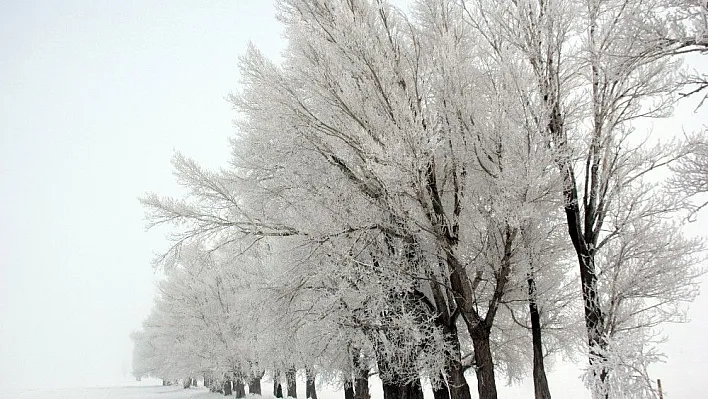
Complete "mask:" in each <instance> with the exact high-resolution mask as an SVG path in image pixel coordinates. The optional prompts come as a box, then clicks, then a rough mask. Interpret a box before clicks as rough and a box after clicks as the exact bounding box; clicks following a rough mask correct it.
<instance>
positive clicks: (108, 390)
mask: <svg viewBox="0 0 708 399" xmlns="http://www.w3.org/2000/svg"><path fill="white" fill-rule="evenodd" d="M573 374H574V373H573V370H562V369H561V370H557V372H556V373H551V374H549V382H551V384H552V385H551V386H553V387H554V388H556V391H557V392H563V393H564V395H562V396H563V397H566V398H573V399H585V398H588V394H587V391H585V389H584V388H583V387H582V384H580V382H579V380H577V376H574V375H573ZM369 383H370V384H369V388H370V390H371V398H372V399H383V392H382V389H381V383H380V381H379V380H378V379H377V378H376V377H375V376H374V377H372V378H371V380H370V381H369ZM468 383H469V384H470V390H471V393H472V397H473V398H476V397H477V395H476V390H477V386H476V381H475V380H474V379H473V378H468ZM199 384H200V386H198V387H192V388H189V389H184V388H182V386H180V385H177V386H167V387H163V386H162V385H161V384H160V380H155V379H148V380H143V381H141V382H136V381H130V380H123V381H116V382H114V384H113V385H112V386H106V387H91V388H53V389H49V388H40V389H30V388H27V389H19V390H14V391H3V388H2V387H0V399H218V398H224V396H223V395H221V394H217V393H211V392H209V391H208V390H207V389H206V388H204V387H202V386H201V384H202V381H201V380H200V381H199ZM498 384H499V387H498V388H499V396H500V397H501V398H530V397H533V386H532V385H531V382H530V381H524V382H523V383H521V384H517V385H512V386H505V385H504V384H503V382H502V381H499V382H498ZM262 387H263V391H264V393H267V391H268V390H269V389H271V388H272V381H270V380H268V379H267V378H264V379H263V382H262ZM301 390H302V391H301ZM304 390H305V382H304V381H298V394H299V395H298V396H299V397H300V398H303V397H304V396H305V395H304V394H305V392H304ZM423 395H424V397H425V399H432V391H431V389H430V387H429V386H426V387H424V389H423ZM247 396H248V397H247V399H256V398H258V399H275V398H274V397H273V396H272V395H263V396H259V397H256V396H254V397H251V396H250V395H247ZM317 396H318V398H319V399H343V398H344V393H343V392H342V390H341V389H339V388H338V387H333V386H331V385H327V384H320V385H318V387H317ZM230 398H233V396H230Z"/></svg>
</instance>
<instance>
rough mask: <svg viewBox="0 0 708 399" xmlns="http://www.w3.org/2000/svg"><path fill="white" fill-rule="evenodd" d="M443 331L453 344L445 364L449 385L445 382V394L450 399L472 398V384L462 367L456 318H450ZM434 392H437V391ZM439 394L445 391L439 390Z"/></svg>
mask: <svg viewBox="0 0 708 399" xmlns="http://www.w3.org/2000/svg"><path fill="white" fill-rule="evenodd" d="M443 331H445V334H446V335H447V336H448V342H450V345H451V350H450V354H449V356H448V357H447V359H446V364H445V368H446V370H445V371H446V372H447V387H445V386H444V384H443V386H442V388H447V389H445V392H444V394H445V395H447V396H448V397H449V398H450V399H472V396H471V393H470V386H469V384H467V379H466V378H465V369H464V367H462V358H461V354H460V339H459V337H458V332H457V326H456V325H455V322H454V320H452V319H450V320H449V322H448V323H446V325H445V326H443ZM433 393H434V394H435V392H433ZM437 394H438V395H442V394H443V392H438V393H437ZM436 399H438V398H436Z"/></svg>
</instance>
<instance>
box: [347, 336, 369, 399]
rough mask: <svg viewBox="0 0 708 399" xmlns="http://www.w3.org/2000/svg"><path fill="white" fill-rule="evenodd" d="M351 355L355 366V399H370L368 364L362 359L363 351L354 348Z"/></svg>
mask: <svg viewBox="0 0 708 399" xmlns="http://www.w3.org/2000/svg"><path fill="white" fill-rule="evenodd" d="M351 355H352V365H353V366H354V398H355V399H370V398H371V395H370V393H369V365H368V362H367V361H366V360H365V359H364V360H363V359H362V358H361V351H360V350H359V349H358V348H353V349H352V352H351Z"/></svg>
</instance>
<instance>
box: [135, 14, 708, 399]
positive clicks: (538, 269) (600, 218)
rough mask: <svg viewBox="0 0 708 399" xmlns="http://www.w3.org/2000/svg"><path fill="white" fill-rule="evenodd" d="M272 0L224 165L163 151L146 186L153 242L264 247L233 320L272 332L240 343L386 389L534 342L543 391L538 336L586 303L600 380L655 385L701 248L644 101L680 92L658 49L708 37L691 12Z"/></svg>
mask: <svg viewBox="0 0 708 399" xmlns="http://www.w3.org/2000/svg"><path fill="white" fill-rule="evenodd" d="M278 4H279V7H280V14H279V16H280V19H281V20H282V22H283V23H284V25H285V32H286V37H287V39H288V47H287V49H286V51H285V52H284V54H283V62H282V64H280V65H276V64H274V63H272V62H270V61H269V60H267V59H265V57H263V55H262V54H261V53H260V52H258V51H257V50H256V49H254V48H250V49H249V51H248V53H247V54H245V55H244V56H243V57H242V59H241V76H242V79H243V84H244V88H243V90H242V91H241V92H240V93H237V94H235V95H233V96H232V97H231V98H230V101H231V102H232V104H233V105H234V108H235V109H236V110H237V111H238V112H239V118H238V119H237V122H236V125H237V127H238V132H237V133H236V135H235V136H234V138H233V140H232V146H233V156H232V160H231V164H230V165H229V167H228V168H226V169H224V170H221V171H218V172H210V171H206V170H204V169H202V168H201V167H199V166H198V165H197V164H196V163H195V162H193V161H191V160H189V159H187V158H184V157H182V156H180V155H177V156H176V157H175V160H174V165H175V168H176V174H177V177H178V181H179V182H180V183H181V184H182V185H183V186H184V187H185V188H187V189H188V190H189V192H188V194H187V195H186V196H184V197H183V198H181V199H172V198H161V197H159V196H157V195H149V196H147V197H146V198H144V199H143V202H144V204H145V205H146V206H147V208H148V213H149V217H150V220H151V223H152V224H163V223H172V224H174V226H175V228H174V230H173V233H174V235H173V238H174V241H175V245H174V246H173V247H172V248H171V250H170V251H168V252H167V254H166V256H165V257H163V259H162V261H164V262H166V263H167V264H169V263H175V264H179V263H180V262H182V263H184V262H185V256H187V255H188V252H185V251H184V250H183V248H185V246H186V247H189V246H191V245H194V243H200V245H202V246H203V250H204V251H205V252H206V253H214V254H219V261H218V262H217V264H218V265H220V266H219V267H227V266H226V265H236V266H235V267H237V268H238V267H239V266H238V265H239V262H240V261H239V259H252V260H254V262H255V263H256V264H258V265H260V269H259V270H260V271H261V272H262V273H260V274H259V273H255V272H254V271H253V269H250V271H249V273H250V275H251V277H252V281H255V279H253V277H255V276H258V277H257V279H259V280H260V281H263V282H265V284H266V285H265V286H264V287H262V289H261V290H260V292H261V293H262V292H266V293H268V294H267V297H265V298H263V299H264V300H263V302H262V305H261V306H262V307H261V308H260V309H262V310H263V311H264V312H265V313H267V314H268V315H270V316H269V317H265V318H264V319H263V320H262V321H263V323H265V324H261V326H264V325H266V326H269V328H268V332H267V333H263V334H259V335H258V337H257V338H253V337H251V339H250V340H247V341H246V342H249V343H251V345H252V342H259V343H260V344H259V345H261V346H258V347H260V348H267V347H270V350H265V351H263V352H262V353H261V354H260V356H258V357H253V358H252V359H253V360H252V362H258V364H259V367H260V368H261V369H262V368H264V367H265V368H271V369H273V370H282V371H283V372H286V371H287V370H291V372H290V374H292V370H293V368H308V367H315V368H317V369H319V370H321V371H323V372H325V373H333V374H337V373H341V375H342V378H343V379H344V380H345V381H351V379H352V377H353V376H357V378H358V379H359V380H360V381H362V390H361V392H365V390H364V389H363V385H365V384H366V382H364V380H365V379H366V378H367V377H368V373H369V370H370V369H373V368H375V369H376V370H377V371H378V373H379V375H380V376H381V378H382V381H383V382H384V394H385V396H386V398H393V397H396V398H398V397H401V398H418V397H420V396H421V395H422V391H421V384H420V377H421V376H426V377H428V378H430V379H431V380H432V381H433V382H440V384H436V388H435V389H436V390H435V397H436V398H438V399H442V398H446V397H447V396H448V395H449V397H451V398H455V399H457V398H460V399H467V398H470V397H471V395H470V392H469V387H468V386H467V383H466V380H465V376H464V371H465V369H467V368H470V369H472V370H474V372H475V375H476V377H477V391H478V393H479V397H480V398H485V399H490V398H496V395H497V393H496V380H497V373H499V372H502V373H504V374H505V375H506V376H507V377H508V378H510V379H513V378H516V377H517V376H519V375H520V374H522V373H523V370H526V369H527V366H526V365H527V364H528V365H530V364H531V362H533V376H534V383H535V385H536V397H537V398H549V397H550V388H549V387H548V384H547V381H546V379H545V371H544V369H545V366H544V362H543V360H544V357H545V356H546V354H547V353H548V351H549V350H556V349H558V348H559V347H567V345H568V341H569V339H568V336H570V335H572V334H571V333H570V332H571V331H574V326H573V323H569V321H572V320H573V317H567V316H568V313H569V312H570V311H572V310H573V309H583V310H584V314H583V316H584V317H583V318H584V325H585V334H586V335H587V341H586V344H587V353H588V356H589V359H590V365H589V367H588V377H587V383H588V386H589V387H591V389H592V390H593V393H594V394H595V395H596V396H598V397H609V396H612V397H621V396H622V395H625V396H633V395H634V396H638V395H650V394H651V389H650V387H649V386H648V385H647V384H646V379H647V376H646V373H644V372H643V371H642V370H645V368H646V364H648V362H650V361H653V360H654V359H655V356H654V353H655V349H654V347H653V341H652V337H653V336H654V335H653V334H654V332H655V331H656V330H655V327H657V326H658V325H659V324H660V323H661V322H663V321H666V320H672V319H680V316H681V314H682V313H681V310H680V308H679V307H677V306H676V305H677V304H678V303H679V302H681V301H685V300H690V299H691V298H692V296H693V295H694V294H695V287H696V281H697V280H696V278H697V276H698V275H699V273H698V270H697V269H696V268H695V266H696V262H697V257H696V254H697V252H696V251H698V250H699V247H700V246H699V245H698V244H699V243H698V242H696V241H691V240H688V239H686V238H685V237H683V236H682V234H681V232H680V222H679V221H680V220H681V212H682V211H683V206H684V204H683V203H682V202H681V201H678V200H676V199H675V198H674V197H671V196H668V195H665V193H666V191H664V188H663V186H662V181H661V175H660V174H658V173H656V172H659V171H660V170H662V168H663V169H666V168H664V167H665V166H667V165H669V164H671V163H673V162H674V161H676V160H679V159H681V158H683V157H684V156H685V154H688V153H690V152H691V151H693V150H692V148H691V147H689V146H686V145H684V143H680V142H666V141H664V140H656V139H655V138H653V137H651V136H650V135H647V134H645V133H646V132H644V131H642V130H640V129H638V128H637V126H636V125H635V123H636V122H637V121H638V120H639V119H640V118H646V117H659V116H665V115H668V114H669V113H670V111H671V105H672V104H673V101H674V100H675V96H674V95H673V94H672V93H673V91H674V90H675V89H676V88H677V87H678V85H679V82H680V80H679V78H678V77H677V76H676V75H675V73H674V72H675V71H676V68H677V65H676V63H675V62H673V61H672V59H671V58H670V56H673V55H676V54H677V52H679V51H680V50H681V49H682V48H689V47H690V48H693V47H691V46H694V47H695V46H698V45H700V43H699V42H697V41H696V40H693V41H690V40H687V39H686V32H687V31H686V29H687V28H686V27H685V26H684V25H685V24H684V22H685V21H687V20H686V19H685V18H688V17H685V16H682V17H681V18H684V19H679V17H677V15H684V14H680V13H678V11H676V13H674V9H673V8H672V7H670V6H669V5H667V4H664V3H662V2H660V1H659V0H652V1H649V2H647V1H639V0H624V1H620V0H600V1H595V0H593V1H587V2H580V3H577V2H576V3H567V2H560V1H551V0H535V1H531V0H523V1H508V2H489V1H485V0H475V1H462V0H435V1H417V2H415V4H414V7H413V9H412V12H411V14H410V15H409V16H407V15H405V14H403V13H402V12H400V11H399V10H397V9H395V8H393V7H392V6H390V5H389V4H387V3H386V2H385V1H378V0H377V1H368V0H347V1H345V0H341V1H325V0H314V1H313V0H308V1H305V0H282V1H279V2H278ZM685 9H686V8H682V9H681V10H685ZM677 13H678V14H677ZM691 15H693V14H691ZM679 37H680V38H681V39H676V38H679ZM671 38H673V39H671ZM559 226H562V230H559ZM562 231H564V232H565V233H564V234H559V232H562ZM227 248H228V249H229V250H228V251H226V250H225V249H227ZM568 250H570V251H574V252H575V255H576V260H575V261H574V262H577V263H576V264H577V266H578V267H577V268H575V270H577V273H578V274H579V279H580V281H581V285H580V290H576V291H575V292H578V295H577V296H578V297H580V299H581V301H580V302H581V303H582V305H581V306H579V307H574V304H575V303H576V302H575V301H574V299H573V296H572V293H573V291H570V292H569V290H568V279H569V278H572V277H573V276H574V272H572V271H569V270H568V265H569V260H571V259H572V258H570V259H569V257H568V255H567V253H568V252H567V251H568ZM243 263H244V262H241V264H243ZM245 263H248V262H245ZM218 275H219V274H217V276H218ZM247 275H248V273H247ZM676 275H677V276H680V278H676V277H673V278H671V276H676ZM638 276H641V277H642V280H641V281H639V280H636V278H637V277H638ZM242 277H243V276H242ZM228 281H231V282H233V281H237V280H233V279H230V280H228ZM645 283H646V284H645ZM230 289H232V290H238V288H237V287H230ZM226 294H228V295H231V296H233V295H234V294H233V293H228V292H227V293H225V294H224V295H226ZM239 300H241V301H242V300H244V299H243V298H241V299H238V300H237V299H234V301H235V302H234V303H238V301H239ZM232 322H233V321H232ZM268 323H270V324H268ZM219 325H220V324H219ZM276 325H277V327H276ZM551 326H552V327H555V329H556V330H562V331H563V332H565V334H563V333H558V334H550V332H551V331H553V329H550V328H547V327H551ZM227 327H228V328H226V329H225V330H224V331H229V332H233V331H241V329H239V327H238V326H232V325H227ZM219 330H220V331H221V330H222V329H219ZM240 334H241V335H240V336H241V337H243V334H242V333H240ZM518 337H525V338H524V339H522V340H518V339H517V338H518ZM288 338H290V340H289V341H288ZM253 339H255V340H256V341H253ZM228 342H230V341H228ZM304 342H309V344H308V345H300V344H302V343H304ZM513 342H524V345H523V347H522V346H520V345H514V344H512V343H513ZM291 344H292V345H295V346H297V348H301V349H298V350H294V347H290V346H289V345H291ZM234 345H235V344H234ZM620 348H624V349H622V350H620ZM215 356H217V355H215ZM317 359H319V360H317ZM520 359H524V360H520ZM525 359H528V361H526V360H525ZM531 359H533V360H531ZM220 362H221V361H220ZM224 362H225V364H229V365H231V367H235V366H233V362H229V361H228V360H226V361H224ZM529 368H530V367H529ZM274 373H275V371H274ZM630 380H631V381H636V383H633V384H624V385H621V384H620V382H621V381H630ZM362 395H364V394H363V393H362Z"/></svg>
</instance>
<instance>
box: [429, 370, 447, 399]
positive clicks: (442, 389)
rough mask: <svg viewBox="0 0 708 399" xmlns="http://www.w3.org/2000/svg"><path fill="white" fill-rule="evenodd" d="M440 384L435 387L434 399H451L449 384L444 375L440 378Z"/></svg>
mask: <svg viewBox="0 0 708 399" xmlns="http://www.w3.org/2000/svg"><path fill="white" fill-rule="evenodd" d="M438 378H439V379H440V382H439V383H438V384H437V385H433V399H450V392H449V391H448V389H447V383H446V382H445V378H444V377H443V375H442V374H440V375H439V376H438Z"/></svg>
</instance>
